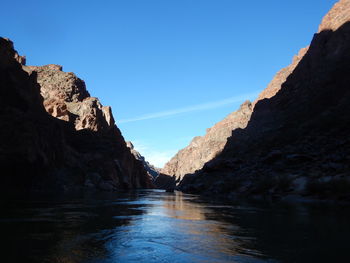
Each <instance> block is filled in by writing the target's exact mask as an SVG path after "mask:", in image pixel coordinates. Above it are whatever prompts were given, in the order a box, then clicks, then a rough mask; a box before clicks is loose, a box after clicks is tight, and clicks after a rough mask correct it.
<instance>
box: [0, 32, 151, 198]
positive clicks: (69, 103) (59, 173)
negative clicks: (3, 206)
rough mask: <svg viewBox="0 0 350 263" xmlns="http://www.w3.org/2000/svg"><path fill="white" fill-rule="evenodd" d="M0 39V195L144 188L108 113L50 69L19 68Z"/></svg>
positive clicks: (145, 179) (81, 86) (80, 85)
mask: <svg viewBox="0 0 350 263" xmlns="http://www.w3.org/2000/svg"><path fill="white" fill-rule="evenodd" d="M24 64H25V58H24V57H21V56H19V55H18V53H17V52H16V51H15V50H14V48H13V43H12V42H11V41H10V40H8V39H5V38H0V83H1V97H0V99H1V105H2V107H1V111H0V120H1V121H0V125H1V128H0V164H1V167H2V178H1V180H2V183H1V190H2V193H7V194H13V195H16V194H27V193H59V192H67V191H75V190H81V189H84V188H85V189H90V190H105V191H113V190H117V189H125V188H141V187H143V188H145V187H149V186H151V183H150V179H149V176H148V174H147V172H146V171H145V169H144V167H143V164H142V163H141V162H140V161H138V160H136V159H135V158H134V156H133V155H132V154H131V152H130V150H129V148H127V146H126V143H125V141H124V139H123V137H122V135H121V133H120V130H119V129H118V128H117V127H116V125H115V124H114V119H113V115H112V111H111V109H110V107H104V106H102V105H101V103H100V102H99V100H98V99H97V98H93V97H90V95H89V93H88V91H87V90H86V87H85V83H84V81H82V80H81V79H79V78H78V77H76V76H75V75H74V74H73V73H70V72H69V73H67V72H63V71H62V67H61V66H58V65H46V66H42V67H36V66H25V65H24Z"/></svg>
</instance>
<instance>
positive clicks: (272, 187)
mask: <svg viewBox="0 0 350 263" xmlns="http://www.w3.org/2000/svg"><path fill="white" fill-rule="evenodd" d="M349 21H350V1H349V0H341V1H339V2H338V3H337V4H336V5H335V6H334V7H333V8H332V10H331V11H330V12H329V13H328V14H327V15H326V16H325V18H324V19H323V21H322V24H321V25H320V27H319V28H320V30H319V32H318V33H317V34H316V35H315V36H314V38H313V40H312V42H311V44H310V46H309V47H308V48H306V49H303V50H301V52H300V53H299V55H298V56H297V57H296V58H295V59H294V60H293V63H292V65H291V66H289V67H287V68H286V69H283V70H282V71H280V72H279V73H278V74H277V75H276V77H275V79H274V80H273V81H272V82H271V83H270V85H269V87H268V88H267V89H266V90H265V91H263V93H262V94H261V95H260V96H259V98H258V100H257V101H256V102H254V103H253V105H254V109H253V113H252V115H251V118H250V120H249V123H248V125H247V127H246V128H244V129H236V130H234V131H233V133H232V136H231V137H230V138H229V139H228V141H227V144H226V145H225V147H224V150H223V151H222V153H221V154H219V155H218V156H217V157H216V158H214V159H213V160H212V161H210V162H208V163H206V164H205V166H204V167H203V169H201V170H200V171H198V172H196V173H194V174H191V175H186V176H185V178H184V179H183V180H182V182H181V184H180V189H182V190H183V191H188V192H198V193H214V194H223V195H230V194H231V195H233V196H236V195H249V196H251V195H270V196H277V197H278V196H279V197H281V196H287V195H294V194H296V195H307V196H314V197H319V198H331V199H342V200H344V199H346V200H350V173H349V171H350V150H349V149H350V148H349V146H350V139H349V136H348V134H349V132H350V119H349V116H350V89H349V88H348V86H349V85H348V83H349V82H350V74H349V72H350V22H349Z"/></svg>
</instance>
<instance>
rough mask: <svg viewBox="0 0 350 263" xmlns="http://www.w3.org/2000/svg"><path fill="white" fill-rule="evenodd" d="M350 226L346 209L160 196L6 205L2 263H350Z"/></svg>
mask: <svg viewBox="0 0 350 263" xmlns="http://www.w3.org/2000/svg"><path fill="white" fill-rule="evenodd" d="M349 219H350V213H349V209H348V208H344V207H326V206H317V205H300V204H299V205H288V204H274V205H271V204H266V203H264V204H253V205H252V204H243V203H239V204H229V205H223V204H222V203H220V204H218V203H211V202H208V200H206V201H204V200H201V199H199V198H198V197H196V196H192V195H186V194H182V193H179V192H177V193H165V192H162V191H157V190H153V191H152V190H148V191H138V192H133V193H124V194H122V193H120V194H104V195H99V196H96V195H94V196H81V197H79V198H76V197H75V198H69V199H62V200H51V201H45V202H43V201H25V202H18V203H16V204H12V205H9V204H8V203H7V204H6V207H3V209H2V214H1V216H0V230H1V233H2V237H3V241H5V242H2V243H3V244H4V245H3V246H2V249H3V251H4V252H3V258H2V260H1V261H2V262H53V263H55V262H57V263H58V262H69V263H77V262H88V263H90V262H91V263H92V262H103V263H107V262H108V263H109V262H181V263H182V262H350V261H349V257H348V255H347V250H348V248H349V243H348V237H349V234H350V227H349V224H348V221H349ZM18 251H21V253H19V252H18Z"/></svg>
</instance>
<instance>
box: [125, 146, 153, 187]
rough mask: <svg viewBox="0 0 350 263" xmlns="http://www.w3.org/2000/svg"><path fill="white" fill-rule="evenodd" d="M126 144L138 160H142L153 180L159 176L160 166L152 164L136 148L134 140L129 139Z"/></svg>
mask: <svg viewBox="0 0 350 263" xmlns="http://www.w3.org/2000/svg"><path fill="white" fill-rule="evenodd" d="M126 146H128V148H129V149H130V151H131V153H132V154H133V155H134V157H135V159H136V160H139V161H140V162H142V164H143V167H145V169H146V171H147V173H148V175H149V176H150V178H151V180H152V181H154V180H155V179H156V178H157V177H158V176H159V170H160V169H159V168H157V167H155V166H154V165H152V164H150V163H149V162H147V161H146V159H145V157H143V156H142V155H141V154H140V153H139V152H138V151H136V150H135V148H134V145H133V144H132V142H130V141H127V142H126Z"/></svg>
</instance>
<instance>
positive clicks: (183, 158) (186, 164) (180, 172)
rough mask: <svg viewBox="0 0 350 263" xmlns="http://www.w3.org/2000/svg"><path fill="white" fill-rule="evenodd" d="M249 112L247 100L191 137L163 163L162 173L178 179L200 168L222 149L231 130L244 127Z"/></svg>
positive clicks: (250, 105) (249, 107) (249, 104)
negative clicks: (202, 132) (197, 134)
mask: <svg viewBox="0 0 350 263" xmlns="http://www.w3.org/2000/svg"><path fill="white" fill-rule="evenodd" d="M251 112H252V104H251V103H250V102H249V101H246V102H244V103H243V104H242V105H241V107H240V108H239V110H238V111H235V112H233V113H231V114H229V115H228V116H227V117H226V118H225V119H223V120H222V121H220V122H218V123H216V124H215V125H214V126H213V127H211V128H209V129H207V133H206V134H205V135H204V136H203V137H200V136H197V137H195V138H193V140H192V141H191V143H190V144H189V145H188V146H187V147H186V148H184V149H182V150H180V151H179V152H178V153H177V154H176V155H175V156H174V157H173V158H172V159H171V160H170V161H169V162H167V163H166V164H165V166H164V168H163V169H162V173H163V174H166V175H170V176H175V177H176V180H177V181H180V180H181V179H182V178H183V176H184V175H185V174H188V173H193V172H195V171H196V170H199V169H201V168H202V167H203V165H204V164H205V163H206V162H208V161H210V160H211V159H213V158H214V157H216V156H217V155H218V154H219V153H220V152H221V151H222V149H223V148H224V146H225V144H226V141H227V138H228V137H229V136H231V134H232V130H234V129H237V128H244V127H246V125H247V123H248V120H249V118H250V115H251Z"/></svg>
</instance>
